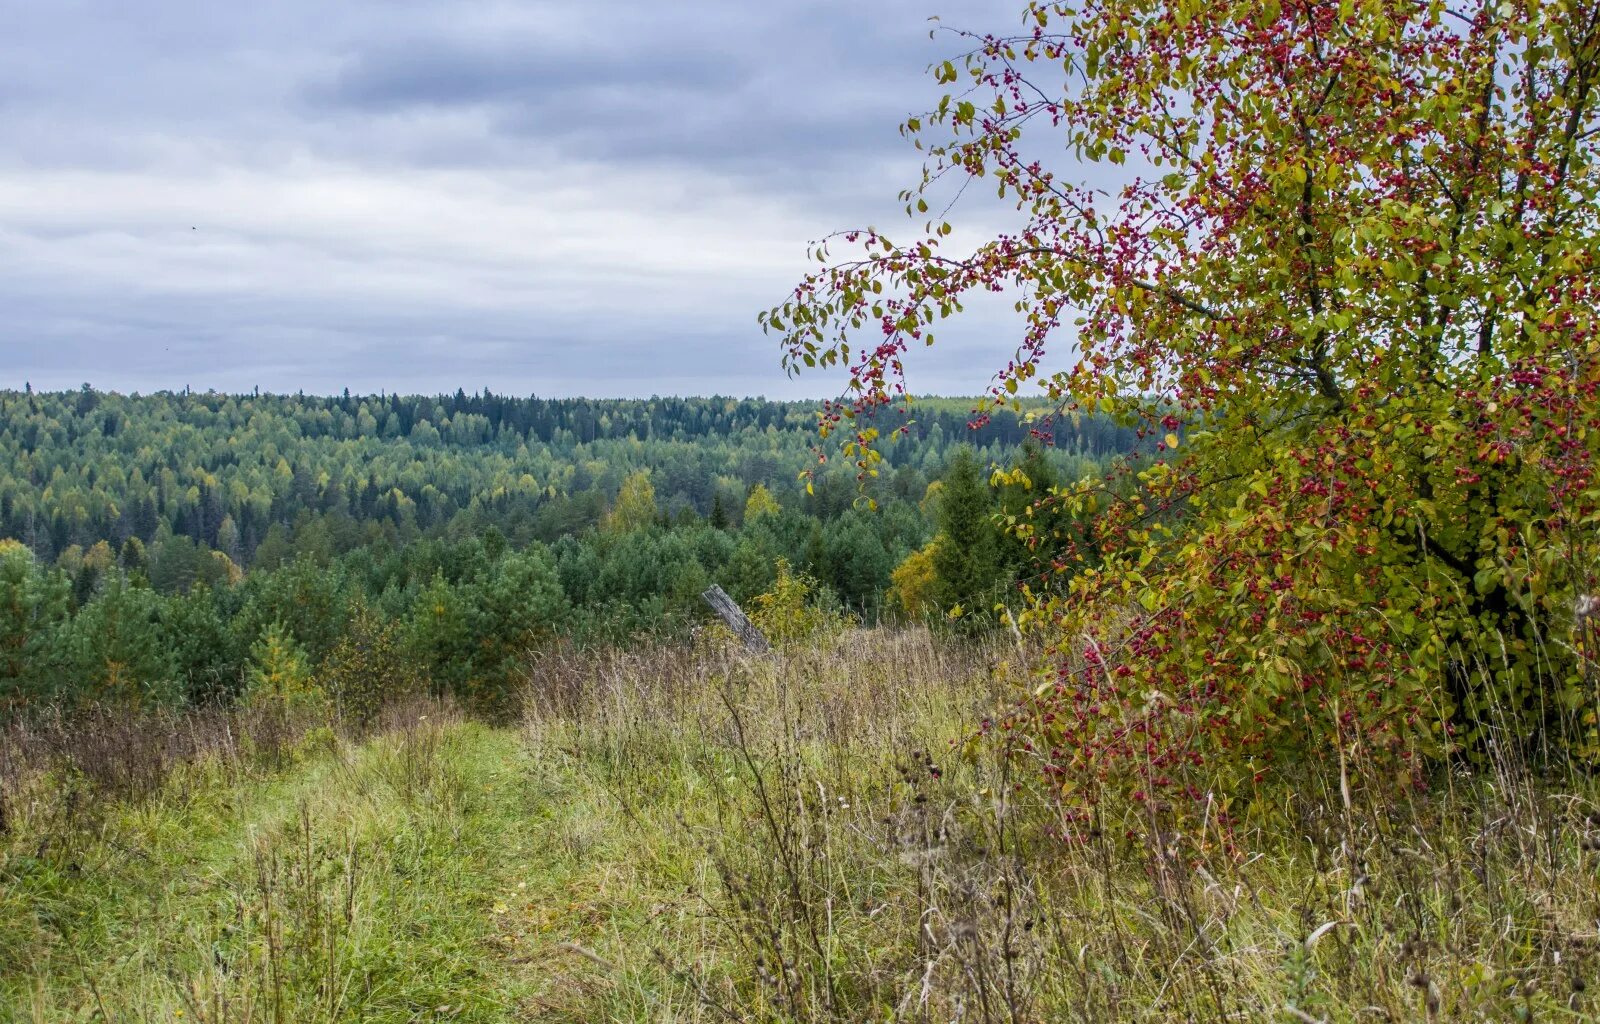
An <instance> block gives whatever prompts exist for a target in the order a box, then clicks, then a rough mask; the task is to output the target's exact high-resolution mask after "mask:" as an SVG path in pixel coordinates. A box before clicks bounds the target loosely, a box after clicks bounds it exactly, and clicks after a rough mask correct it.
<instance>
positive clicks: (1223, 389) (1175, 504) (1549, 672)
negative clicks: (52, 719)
mask: <svg viewBox="0 0 1600 1024" xmlns="http://www.w3.org/2000/svg"><path fill="white" fill-rule="evenodd" d="M957 35H958V37H959V39H960V41H961V43H962V44H963V45H964V46H965V47H966V48H967V50H966V53H965V54H964V56H962V57H959V58H956V59H954V60H951V61H949V62H946V63H943V64H941V65H938V66H937V68H936V69H935V77H936V78H937V79H938V81H939V82H940V83H942V84H943V85H944V86H946V87H947V89H948V92H947V94H946V95H945V96H944V97H943V98H942V99H940V101H939V102H938V104H937V105H936V106H935V107H934V108H933V109H932V110H930V111H929V112H927V113H925V114H923V115H922V116H919V117H913V118H911V119H909V120H908V121H907V122H906V123H905V125H904V132H905V133H906V134H907V135H908V136H910V137H911V138H913V139H914V140H915V141H916V144H917V145H918V146H919V147H921V149H922V150H923V152H924V153H925V154H926V163H925V166H924V172H923V175H922V178H921V180H920V182H918V183H917V184H916V185H915V187H913V188H912V189H910V190H908V191H907V192H906V193H905V194H904V196H903V199H904V201H905V203H906V210H907V213H908V214H910V215H911V216H912V217H913V218H914V219H917V220H919V221H922V223H921V224H920V227H918V228H913V229H912V231H911V237H909V238H894V239H891V237H890V236H889V235H888V234H886V233H884V232H882V231H878V230H874V229H863V230H859V231H852V232H849V233H846V234H843V235H841V236H836V237H835V238H832V239H829V240H828V241H826V242H824V243H823V244H822V245H820V246H819V247H818V250H819V251H818V252H817V255H818V256H819V257H820V259H821V261H822V262H823V264H824V265H823V267H822V269H820V270H819V271H817V272H815V273H813V274H812V275H810V276H809V277H808V278H807V279H806V280H805V281H804V282H803V283H802V284H801V285H800V287H799V288H797V290H796V291H795V292H794V294H793V296H792V298H791V299H790V300H789V301H787V302H785V303H784V304H782V305H781V306H779V307H777V308H775V309H773V310H772V311H770V312H769V313H767V314H765V315H764V317H763V319H764V324H765V326H766V328H767V329H768V330H769V331H772V332H775V333H777V334H779V335H781V336H782V338H783V342H784V345H785V353H786V361H787V363H788V364H789V365H790V366H792V367H809V366H813V365H844V366H848V367H849V370H850V374H851V382H852V389H851V392H850V394H849V396H848V397H847V399H846V400H845V401H843V402H841V403H837V404H831V405H830V406H829V407H828V408H827V409H826V411H825V424H826V425H825V429H826V430H829V431H837V430H840V429H843V431H844V437H845V442H844V447H845V451H846V452H847V453H848V454H849V456H850V457H851V458H852V459H854V460H855V461H856V463H857V466H858V468H859V469H860V471H861V472H863V473H866V474H871V473H874V472H875V471H876V468H877V462H878V452H877V450H876V449H877V446H878V440H877V435H876V431H875V430H874V429H873V428H871V427H869V426H858V425H857V424H861V423H863V414H864V413H868V412H876V411H877V410H878V409H879V407H881V406H884V405H887V404H889V403H891V402H895V401H903V400H904V399H905V391H904V384H903V378H902V371H903V368H904V360H905V359H906V358H907V355H908V353H909V352H910V351H911V349H912V346H913V345H915V346H917V347H919V348H920V347H921V346H922V345H923V344H925V343H931V342H933V340H934V329H935V327H936V325H937V324H938V323H939V322H940V321H941V320H943V319H945V318H947V317H951V316H954V315H957V314H958V313H960V312H961V310H962V308H963V306H964V304H965V303H966V302H967V301H968V300H969V299H970V298H971V297H973V296H974V295H976V294H980V293H984V292H989V291H1007V292H1009V293H1010V295H1011V296H1012V297H1013V299H1014V301H1015V308H1016V310H1017V312H1018V314H1019V317H1020V323H1021V326H1020V328H1019V335H1018V347H1017V350H1016V353H1015V356H1014V358H1013V359H1012V360H1010V361H1009V362H1008V363H1007V364H1006V365H1005V366H1003V367H997V370H998V374H997V375H996V377H995V378H994V379H993V382H992V388H991V393H990V396H989V399H988V402H987V403H986V409H990V410H992V409H994V408H998V407H1000V406H1002V405H1004V404H1006V403H1008V402H1011V401H1013V399H1014V396H1018V395H1022V394H1024V393H1026V392H1025V390H1024V389H1025V388H1026V389H1029V390H1031V389H1032V388H1033V386H1034V385H1036V384H1040V385H1042V387H1043V391H1044V393H1045V394H1046V395H1047V396H1048V397H1049V399H1050V400H1051V401H1053V402H1054V403H1056V404H1057V406H1058V408H1059V409H1060V410H1061V413H1062V415H1061V416H1059V417H1058V418H1057V420H1058V422H1068V423H1070V421H1071V417H1072V416H1073V415H1079V414H1083V413H1091V412H1101V413H1105V412H1110V413H1112V414H1114V415H1115V416H1117V417H1118V418H1119V419H1120V421H1121V422H1123V423H1125V424H1127V425H1130V426H1133V427H1135V428H1137V429H1138V430H1139V431H1141V433H1142V434H1143V435H1144V436H1145V438H1146V443H1145V445H1144V446H1143V447H1142V448H1141V449H1140V450H1139V451H1137V452H1134V453H1130V457H1129V458H1128V459H1126V460H1124V461H1123V462H1122V463H1120V464H1119V465H1118V467H1117V468H1115V469H1114V470H1113V471H1112V472H1111V473H1109V474H1105V475H1100V476H1094V477H1090V478H1087V479H1083V480H1080V481H1077V482H1076V483H1073V484H1070V485H1067V486H1063V487H1060V488H1057V493H1056V494H1055V495H1053V496H1052V498H1053V500H1054V501H1056V502H1058V503H1059V504H1060V505H1062V506H1063V507H1064V509H1065V511H1066V512H1068V513H1069V514H1071V515H1074V516H1076V515H1079V514H1082V515H1087V516H1090V517H1092V526H1091V527H1090V528H1089V529H1088V531H1087V533H1086V536H1085V537H1084V538H1083V540H1082V542H1081V543H1080V542H1068V543H1065V544H1063V545H1061V546H1060V547H1059V548H1058V549H1057V550H1055V551H1054V552H1052V554H1053V558H1054V562H1055V564H1056V565H1057V567H1058V570H1059V571H1060V572H1061V573H1062V574H1063V575H1066V576H1070V578H1071V583H1070V592H1069V593H1067V594H1065V595H1063V596H1060V597H1052V598H1046V599H1041V600H1039V601H1038V602H1037V603H1036V606H1035V608H1034V610H1033V612H1032V614H1031V615H1030V616H1029V621H1030V622H1031V624H1033V625H1035V626H1037V627H1040V628H1042V629H1044V630H1046V631H1047V633H1048V635H1049V636H1051V637H1053V638H1054V639H1055V641H1056V650H1055V655H1054V659H1053V664H1052V666H1051V668H1050V670H1049V675H1048V676H1047V677H1046V679H1045V682H1044V684H1043V685H1041V686H1040V687H1039V688H1038V695H1037V698H1035V699H1031V700H1030V701H1029V702H1025V704H1024V706H1023V707H1022V708H1021V709H1019V712H1018V715H1019V718H1020V720H1022V721H1025V722H1027V723H1029V727H1030V728H1031V729H1033V730H1034V733H1035V735H1036V739H1037V740H1038V742H1036V743H1035V744H1034V749H1036V750H1038V751H1039V757H1040V758H1041V760H1042V761H1043V764H1042V768H1043V769H1044V770H1045V771H1046V773H1047V774H1048V775H1049V776H1050V777H1051V778H1053V779H1057V780H1059V779H1061V778H1063V777H1065V778H1067V779H1074V780H1078V782H1079V783H1095V782H1097V780H1100V779H1104V778H1112V779H1114V780H1117V781H1119V782H1123V783H1125V784H1126V788H1127V789H1128V790H1129V791H1131V792H1133V793H1135V795H1139V796H1146V795H1148V794H1151V793H1171V794H1178V793H1191V794H1198V793H1200V792H1201V788H1200V787H1201V785H1202V784H1204V785H1212V784H1214V783H1215V782H1216V781H1218V780H1219V779H1220V780H1222V781H1224V782H1226V783H1227V784H1229V785H1233V784H1235V783H1236V782H1237V780H1239V779H1241V778H1243V779H1244V780H1246V781H1247V782H1248V781H1249V780H1250V779H1252V778H1258V777H1260V776H1262V775H1263V774H1265V773H1270V772H1271V771H1273V770H1274V769H1275V767H1276V766H1278V765H1280V764H1282V763H1284V762H1285V761H1286V760H1288V759H1290V758H1291V757H1298V756H1300V755H1303V754H1304V753H1306V752H1307V751H1316V752H1318V753H1319V754H1320V753H1321V752H1322V751H1325V750H1327V749H1329V748H1330V747H1331V746H1332V745H1335V744H1337V745H1340V746H1349V745H1360V746H1361V747H1362V748H1363V749H1365V750H1367V751H1369V752H1371V753H1374V754H1384V753H1386V754H1389V755H1391V756H1393V757H1395V759H1396V761H1397V763H1410V764H1413V765H1415V764H1416V763H1417V759H1418V755H1421V756H1424V757H1425V756H1427V755H1438V754H1443V753H1446V752H1448V751H1452V750H1464V751H1472V750H1481V749H1483V748H1484V746H1485V744H1486V743H1487V742H1488V741H1489V740H1490V739H1491V738H1492V737H1493V736H1495V735H1499V736H1500V737H1502V738H1503V739H1504V740H1506V741H1509V742H1512V743H1521V744H1524V745H1528V746H1534V745H1538V746H1540V747H1541V749H1545V750H1550V749H1562V748H1563V746H1564V749H1566V750H1568V751H1571V752H1577V753H1580V754H1582V755H1585V756H1589V755H1592V753H1593V751H1594V740H1595V731H1594V730H1595V717H1594V708H1595V694H1594V692H1593V689H1592V680H1593V678H1594V675H1593V671H1592V661H1591V662H1588V663H1587V664H1586V659H1592V657H1593V653H1592V652H1585V651H1584V650H1583V649H1582V647H1581V645H1580V644H1578V643H1576V642H1575V641H1574V639H1573V625H1574V617H1575V611H1574V609H1575V608H1579V607H1583V606H1584V599H1585V598H1586V597H1587V596H1588V595H1592V594H1594V593H1595V590H1596V561H1597V557H1596V556H1597V542H1596V540H1595V536H1596V534H1595V527H1596V525H1597V522H1600V517H1597V507H1600V490H1597V485H1596V481H1595V478H1594V468H1595V464H1596V462H1597V456H1600V401H1597V394H1596V391H1597V387H1600V372H1597V366H1600V340H1597V336H1596V333H1595V327H1596V324H1595V310H1596V301H1595V300H1596V296H1595V294H1594V288H1595V285H1594V283H1593V282H1594V280H1595V273H1596V269H1597V268H1596V257H1597V251H1596V250H1597V242H1600V231H1597V217H1600V206H1597V203H1596V200H1597V198H1600V196H1597V195H1596V193H1597V190H1600V175H1597V170H1596V167H1597V165H1596V160H1595V157H1596V152H1595V147H1596V144H1597V141H1600V118H1597V115H1596V110H1597V96H1596V86H1597V84H1600V81H1597V79H1600V5H1596V4H1594V3H1592V2H1588V0H1452V2H1431V0H1297V2H1293V3H1290V2H1278V0H1271V2H1266V3H1262V2H1257V0H1249V2H1244V0H1222V2H1217V3H1200V2H1197V0H1086V2H1084V3H1081V4H1071V5H1068V4H1046V3H1035V4H1031V5H1029V6H1028V7H1027V9H1026V12H1025V14H1024V18H1023V21H1022V23H1021V27H1020V29H1019V30H1017V31H1015V32H1013V33H1011V34H1008V35H975V34H965V33H958V34H957ZM1063 152H1064V154H1065V156H1064V157H1055V158H1050V157H1049V154H1052V153H1056V154H1061V153H1063ZM1047 159H1049V160H1050V162H1048V163H1047V162H1046V161H1047ZM969 184H974V185H981V186H983V187H985V188H986V189H987V190H988V191H989V193H990V194H991V195H994V194H998V196H999V197H1000V198H1001V199H1002V200H1003V201H1004V202H1005V203H1006V204H1008V205H1009V206H1011V207H1012V208H1013V209H1014V211H1015V219H1014V222H1013V223H1011V224H1010V225H1008V226H1007V227H1006V228H1005V229H1004V230H1003V231H1002V232H1000V233H997V234H995V235H993V236H992V237H989V238H987V239H986V240H980V241H979V242H978V243H977V244H975V245H969V246H966V247H962V248H958V247H957V240H958V238H959V237H960V236H956V235H954V234H953V228H952V226H951V224H949V223H947V222H946V221H945V220H944V219H943V218H942V217H934V218H933V219H926V218H927V217H928V216H929V215H930V212H931V211H934V210H944V209H946V208H947V207H948V206H949V205H950V202H951V199H952V197H953V196H955V195H958V194H959V193H960V192H961V190H963V189H965V188H966V187H967V186H968V185H969ZM1047 352H1049V353H1050V354H1051V355H1052V357H1053V362H1052V365H1053V366H1054V367H1057V368H1056V369H1054V370H1053V371H1047V370H1045V369H1043V368H1042V367H1043V366H1044V364H1043V362H1042V360H1043V358H1044V357H1045V355H1046V353H1047ZM875 419H878V420H881V414H880V415H879V416H877V417H875ZM980 419H981V414H980ZM1023 536H1024V537H1026V536H1027V529H1026V524H1023ZM1091 552H1092V555H1091ZM1091 557H1092V558H1093V563H1092V564H1091V562H1090V558H1091ZM1586 671H1587V673H1588V674H1587V676H1586ZM1407 758H1409V759H1410V760H1409V761H1405V760H1404V759H1407Z"/></svg>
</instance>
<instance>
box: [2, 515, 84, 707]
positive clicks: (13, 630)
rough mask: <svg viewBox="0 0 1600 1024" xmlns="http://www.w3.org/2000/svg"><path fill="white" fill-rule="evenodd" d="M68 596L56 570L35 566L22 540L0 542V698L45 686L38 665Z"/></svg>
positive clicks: (63, 613)
mask: <svg viewBox="0 0 1600 1024" xmlns="http://www.w3.org/2000/svg"><path fill="white" fill-rule="evenodd" d="M68 595H69V588H68V585H67V581H66V579H65V577H64V576H63V575H62V574H61V573H56V572H47V571H44V570H41V569H40V567H39V565H38V563H37V561H36V560H35V559H34V557H33V552H31V551H29V550H28V549H27V548H26V547H24V546H23V545H22V544H19V543H18V542H16V541H13V540H0V700H3V701H15V700H19V699H21V698H24V697H27V696H28V695H30V694H35V693H37V692H39V690H40V689H41V688H43V687H46V686H48V685H49V680H48V677H47V674H46V672H45V671H44V669H45V665H46V662H47V661H48V660H49V658H50V656H51V646H50V645H51V639H52V636H53V633H54V631H55V630H56V629H57V628H58V627H59V626H60V625H61V623H62V622H63V621H65V619H66V617H67V602H68Z"/></svg>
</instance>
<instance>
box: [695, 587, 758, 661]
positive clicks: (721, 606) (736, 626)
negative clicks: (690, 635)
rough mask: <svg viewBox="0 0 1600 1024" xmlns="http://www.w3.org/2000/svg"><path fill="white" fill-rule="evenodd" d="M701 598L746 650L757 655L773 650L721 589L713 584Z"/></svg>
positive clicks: (741, 610)
mask: <svg viewBox="0 0 1600 1024" xmlns="http://www.w3.org/2000/svg"><path fill="white" fill-rule="evenodd" d="M700 597H701V598H702V599H703V600H704V601H705V603H706V604H708V605H710V606H711V610H712V611H714V612H716V613H717V617H718V618H720V619H721V620H722V621H723V622H725V623H727V625H728V628H729V629H731V630H733V635H734V636H736V637H738V638H739V641H740V642H741V643H743V644H744V649H745V650H747V651H754V652H756V653H765V652H767V651H770V650H772V645H771V644H770V643H768V642H767V638H766V636H765V635H763V634H762V632H761V630H759V629H757V628H756V624H755V623H753V622H751V621H750V617H749V616H748V615H746V614H745V613H744V610H743V609H741V608H740V607H739V605H738V604H737V603H735V602H734V600H733V598H731V597H729V596H728V595H727V593H726V592H725V591H724V590H723V589H722V588H721V587H719V586H717V585H716V584H715V583H713V584H712V585H711V589H709V590H707V591H706V592H705V593H703V594H701V595H700Z"/></svg>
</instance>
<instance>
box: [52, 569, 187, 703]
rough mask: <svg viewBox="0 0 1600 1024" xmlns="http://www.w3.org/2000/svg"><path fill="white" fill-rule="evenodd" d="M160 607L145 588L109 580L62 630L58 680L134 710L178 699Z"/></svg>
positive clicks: (157, 598)
mask: <svg viewBox="0 0 1600 1024" xmlns="http://www.w3.org/2000/svg"><path fill="white" fill-rule="evenodd" d="M164 606H165V603H164V602H163V601H162V599H161V596H160V595H159V594H157V593H155V592H154V591H153V590H150V589H149V588H148V587H143V586H137V585H134V584H131V583H129V582H128V581H126V580H124V579H122V578H121V577H120V576H118V577H114V578H113V579H112V580H111V582H110V584H109V585H108V586H107V587H106V589H105V592H104V593H102V594H101V595H100V597H99V598H98V599H97V600H95V601H94V602H93V603H91V604H90V605H89V606H88V607H86V608H84V609H83V611H81V612H80V613H79V614H78V615H76V616H74V617H73V619H72V621H71V623H70V624H68V625H67V626H65V627H64V628H63V631H62V636H61V638H60V639H59V640H58V642H57V643H58V651H59V652H60V655H61V656H62V658H63V664H64V667H65V672H64V673H63V680H64V681H65V680H71V681H72V682H73V684H74V689H75V690H76V691H77V692H73V690H65V691H64V692H63V693H62V696H65V697H78V698H80V699H81V698H84V697H86V698H87V699H89V700H92V701H96V702H99V703H104V704H114V705H122V706H124V707H138V706H141V705H152V704H166V703H171V702H173V701H176V700H177V699H179V698H180V697H181V696H182V695H183V694H182V687H181V685H180V682H179V679H178V666H177V665H176V663H175V660H174V656H173V655H174V652H173V649H172V646H171V645H170V644H169V643H168V642H167V635H166V632H165V630H164V629H163V628H162V618H163V611H164Z"/></svg>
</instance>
